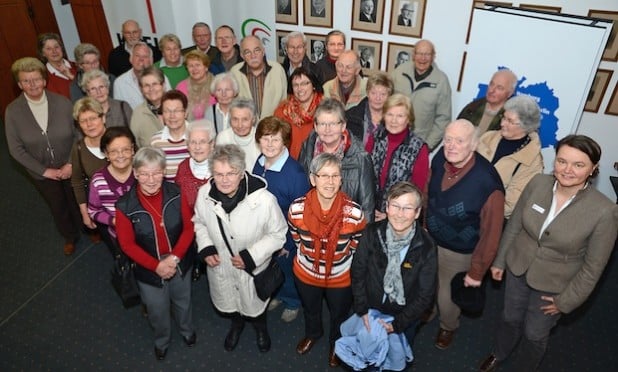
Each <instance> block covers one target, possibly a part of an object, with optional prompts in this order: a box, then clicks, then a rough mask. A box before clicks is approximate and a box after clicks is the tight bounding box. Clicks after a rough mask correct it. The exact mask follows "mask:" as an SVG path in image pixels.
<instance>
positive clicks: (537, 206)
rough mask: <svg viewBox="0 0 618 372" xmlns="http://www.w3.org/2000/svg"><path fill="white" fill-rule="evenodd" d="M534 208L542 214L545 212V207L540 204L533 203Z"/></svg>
mask: <svg viewBox="0 0 618 372" xmlns="http://www.w3.org/2000/svg"><path fill="white" fill-rule="evenodd" d="M532 209H534V210H535V211H537V212H539V213H540V214H543V213H545V208H543V207H541V206H540V205H538V204H532Z"/></svg>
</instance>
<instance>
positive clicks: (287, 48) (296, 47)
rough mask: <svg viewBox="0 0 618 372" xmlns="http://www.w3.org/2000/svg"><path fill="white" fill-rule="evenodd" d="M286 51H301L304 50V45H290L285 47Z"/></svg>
mask: <svg viewBox="0 0 618 372" xmlns="http://www.w3.org/2000/svg"><path fill="white" fill-rule="evenodd" d="M285 49H286V50H301V49H305V45H304V44H301V45H290V46H286V47H285Z"/></svg>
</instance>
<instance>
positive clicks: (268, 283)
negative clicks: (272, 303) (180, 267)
mask: <svg viewBox="0 0 618 372" xmlns="http://www.w3.org/2000/svg"><path fill="white" fill-rule="evenodd" d="M217 222H218V223H219V229H220V230H221V235H222V236H223V241H225V245H226V246H227V249H228V251H229V252H230V255H231V256H234V252H232V248H231V247H230V243H228V241H227V236H226V235H225V231H224V230H223V223H222V222H221V218H220V217H219V216H217ZM248 274H249V275H251V276H252V277H253V284H255V291H256V292H257V296H258V298H259V299H260V300H262V301H266V300H268V299H269V298H270V297H271V296H272V295H273V293H275V291H276V290H277V289H279V287H281V285H283V282H284V280H285V277H284V276H283V271H282V270H281V267H279V263H278V262H277V260H276V259H275V258H274V257H271V259H270V262H269V263H268V267H267V268H266V269H265V270H263V271H261V272H260V273H258V274H255V275H254V274H252V273H248Z"/></svg>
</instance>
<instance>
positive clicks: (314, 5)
mask: <svg viewBox="0 0 618 372" xmlns="http://www.w3.org/2000/svg"><path fill="white" fill-rule="evenodd" d="M311 16H312V17H320V18H324V17H326V0H311Z"/></svg>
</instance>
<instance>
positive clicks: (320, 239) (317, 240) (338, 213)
mask: <svg viewBox="0 0 618 372" xmlns="http://www.w3.org/2000/svg"><path fill="white" fill-rule="evenodd" d="M346 199H347V196H346V195H345V193H343V192H342V191H339V192H338V193H337V196H336V197H335V201H334V202H333V204H332V205H331V207H330V209H329V210H328V211H326V214H324V211H322V206H321V205H320V201H319V200H318V192H317V191H316V189H315V188H313V189H311V190H309V192H308V193H307V195H306V196H305V210H304V214H303V222H304V223H305V225H306V226H307V229H308V230H309V233H310V234H311V240H312V241H313V255H312V257H311V258H312V259H313V271H315V272H316V273H318V272H319V268H320V262H324V264H325V275H324V276H325V277H326V278H328V276H329V275H330V270H331V268H332V266H333V257H334V256H335V251H336V250H337V242H338V241H339V233H340V232H341V228H342V227H343V206H344V205H345V203H346Z"/></svg>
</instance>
